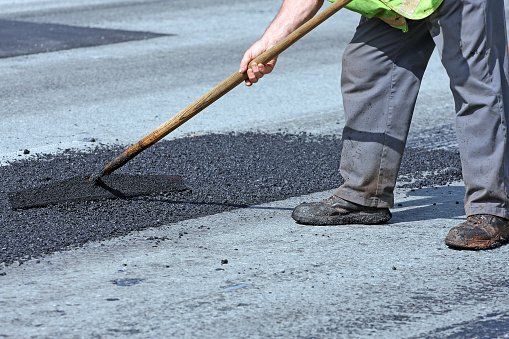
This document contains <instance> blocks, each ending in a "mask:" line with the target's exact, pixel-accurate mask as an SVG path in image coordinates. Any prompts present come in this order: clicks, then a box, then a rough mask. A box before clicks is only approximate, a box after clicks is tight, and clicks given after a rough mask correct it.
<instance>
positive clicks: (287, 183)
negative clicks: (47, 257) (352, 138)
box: [0, 133, 461, 265]
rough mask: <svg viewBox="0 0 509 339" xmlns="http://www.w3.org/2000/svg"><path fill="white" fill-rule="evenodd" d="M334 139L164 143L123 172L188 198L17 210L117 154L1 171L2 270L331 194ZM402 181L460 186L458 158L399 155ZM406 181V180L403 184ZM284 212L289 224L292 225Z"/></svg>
mask: <svg viewBox="0 0 509 339" xmlns="http://www.w3.org/2000/svg"><path fill="white" fill-rule="evenodd" d="M340 149H341V140H340V139H339V138H332V137H312V136H309V135H305V134H301V135H284V134H260V133H245V134H235V135H234V134H229V135H222V134H212V135H204V136H198V137H187V138H182V139H176V140H171V141H162V142H160V143H158V144H156V145H155V146H153V147H152V148H151V149H149V150H147V151H146V152H145V153H143V154H142V155H140V156H139V157H137V158H136V159H134V160H133V161H132V162H130V163H129V164H127V165H126V166H125V167H124V168H122V169H121V170H120V172H122V173H130V174H144V175H145V174H164V175H180V176H182V177H183V179H184V183H185V184H186V185H187V186H189V187H190V188H191V189H192V190H191V191H186V192H178V193H170V194H163V195H155V196H149V197H138V198H133V199H127V200H126V199H117V200H104V201H93V202H79V203H67V204H61V205H56V206H51V207H46V208H36V209H29V210H21V211H14V210H12V209H11V206H10V205H9V202H8V199H7V195H8V193H9V192H13V191H17V190H20V189H26V188H31V187H37V186H40V185H46V184H52V183H57V182H58V181H60V180H66V179H69V178H71V177H75V176H81V175H83V176H85V175H89V174H91V173H95V172H97V171H98V170H99V169H100V168H101V167H102V166H103V165H104V164H105V163H106V162H107V161H109V160H110V159H111V158H112V157H114V156H115V155H117V153H118V152H119V151H120V150H121V147H111V146H109V147H106V146H102V147H98V148H97V149H96V150H95V151H93V152H89V153H83V152H73V151H70V150H68V151H65V152H63V153H62V154H60V155H46V156H39V157H36V158H33V159H29V160H22V161H16V162H13V163H12V164H10V165H8V166H4V167H0V178H1V181H2V186H1V188H0V208H1V213H0V263H4V264H7V265H9V264H12V263H13V262H23V261H25V260H27V259H29V258H32V257H38V256H41V255H43V254H46V253H51V252H55V251H58V250H63V249H66V248H69V247H73V246H79V245H82V244H85V243H87V242H89V241H95V240H103V239H108V238H111V237H116V236H121V235H125V234H127V233H129V232H132V231H136V230H142V229H145V228H147V227H156V226H158V225H161V224H168V223H173V222H176V221H180V220H185V219H190V218H196V217H199V216H204V215H210V214H214V213H219V212H222V211H227V210H231V209H235V208H239V207H245V206H248V205H253V204H259V203H264V202H269V201H274V200H282V199H285V198H288V197H291V196H299V195H304V194H308V193H312V192H318V191H324V190H328V189H332V188H335V187H337V186H338V185H339V184H340V183H341V177H340V175H339V171H338V168H339V160H340ZM400 178H402V179H404V180H406V183H402V184H405V185H407V187H422V186H433V185H444V184H447V183H450V182H452V181H456V180H459V179H461V171H460V160H459V155H458V153H457V151H455V150H428V149H419V148H409V149H407V150H406V153H405V157H404V160H403V164H402V168H401V171H400ZM410 180H412V182H410ZM290 213H291V212H290V211H289V212H288V217H289V218H290Z"/></svg>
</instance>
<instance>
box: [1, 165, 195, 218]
mask: <svg viewBox="0 0 509 339" xmlns="http://www.w3.org/2000/svg"><path fill="white" fill-rule="evenodd" d="M185 190H187V187H186V186H185V185H184V183H183V180H182V177H180V176H176V175H134V174H112V175H110V176H107V177H104V178H101V180H99V181H97V182H91V181H89V180H88V178H87V177H84V176H81V177H74V178H70V179H67V180H64V181H58V182H55V183H52V184H47V185H43V186H39V187H35V188H28V189H24V190H20V191H17V192H11V193H9V194H8V198H9V202H10V204H11V208H12V209H14V210H19V209H29V208H37V207H45V206H50V205H57V204H62V203H66V202H85V201H94V200H103V199H128V198H134V197H140V196H148V195H156V194H162V193H172V192H181V191H185Z"/></svg>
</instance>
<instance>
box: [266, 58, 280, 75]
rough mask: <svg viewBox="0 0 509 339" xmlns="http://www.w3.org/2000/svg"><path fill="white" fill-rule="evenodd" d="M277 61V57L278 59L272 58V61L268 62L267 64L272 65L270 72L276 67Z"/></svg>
mask: <svg viewBox="0 0 509 339" xmlns="http://www.w3.org/2000/svg"><path fill="white" fill-rule="evenodd" d="M276 62H277V58H276V59H272V60H271V61H269V62H267V64H266V66H267V67H270V72H272V70H273V69H274V67H276ZM270 72H269V73H270Z"/></svg>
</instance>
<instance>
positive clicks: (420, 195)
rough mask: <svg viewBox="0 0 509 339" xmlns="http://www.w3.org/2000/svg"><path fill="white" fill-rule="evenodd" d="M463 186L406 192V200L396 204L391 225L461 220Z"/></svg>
mask: <svg viewBox="0 0 509 339" xmlns="http://www.w3.org/2000/svg"><path fill="white" fill-rule="evenodd" d="M464 194H465V188H464V187H463V186H443V187H434V188H423V189H418V190H411V191H410V192H408V194H407V196H408V198H405V199H403V200H402V201H397V202H396V208H395V209H394V210H393V211H392V214H393V218H392V220H391V223H392V224H396V223H401V222H409V221H423V220H434V219H462V217H463V216H464V215H465V210H464V208H463V196H464ZM400 205H401V206H400Z"/></svg>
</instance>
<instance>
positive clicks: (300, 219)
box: [292, 195, 392, 226]
mask: <svg viewBox="0 0 509 339" xmlns="http://www.w3.org/2000/svg"><path fill="white" fill-rule="evenodd" d="M391 217H392V215H391V212H390V211H389V209H388V208H375V207H366V206H362V205H357V204H354V203H352V202H349V201H346V200H343V199H341V198H340V197H337V196H334V195H333V196H332V197H330V198H327V199H325V200H322V201H319V202H312V203H303V204H300V205H299V206H297V207H295V209H294V210H293V213H292V218H293V219H294V220H295V221H296V222H297V223H299V224H303V225H314V226H327V225H348V224H364V225H373V224H383V223H386V222H387V221H389V220H390V219H391Z"/></svg>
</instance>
